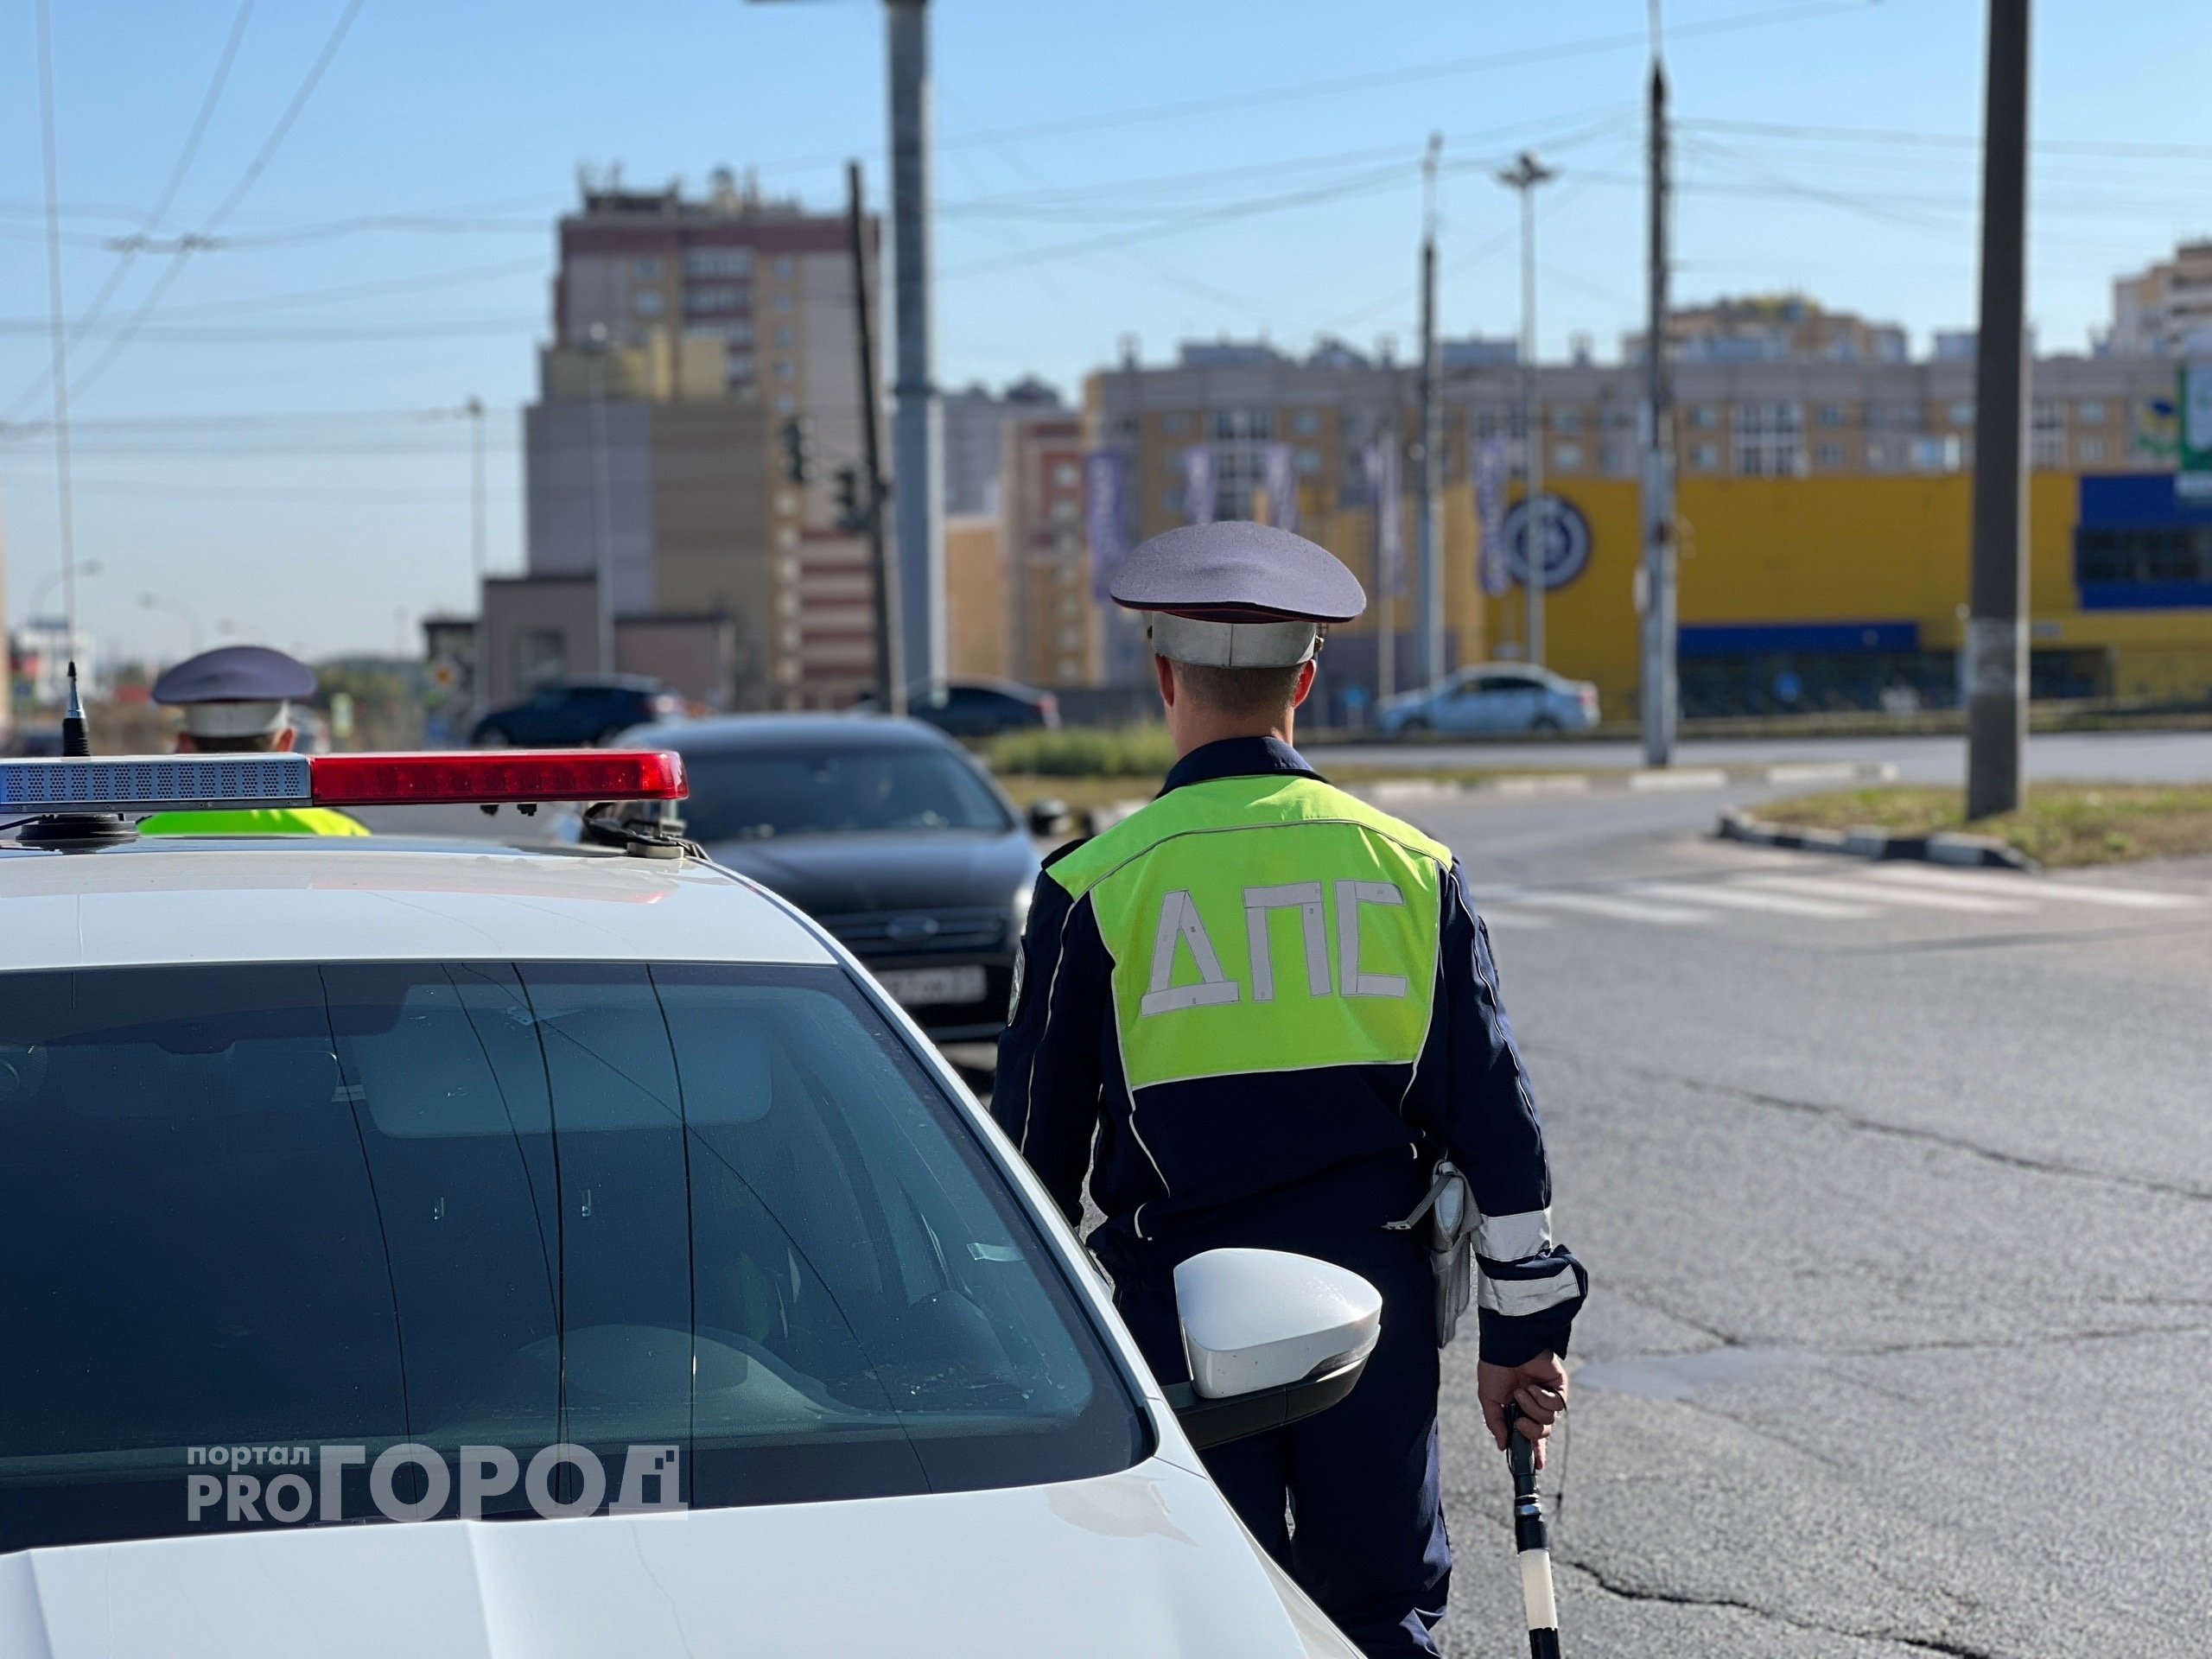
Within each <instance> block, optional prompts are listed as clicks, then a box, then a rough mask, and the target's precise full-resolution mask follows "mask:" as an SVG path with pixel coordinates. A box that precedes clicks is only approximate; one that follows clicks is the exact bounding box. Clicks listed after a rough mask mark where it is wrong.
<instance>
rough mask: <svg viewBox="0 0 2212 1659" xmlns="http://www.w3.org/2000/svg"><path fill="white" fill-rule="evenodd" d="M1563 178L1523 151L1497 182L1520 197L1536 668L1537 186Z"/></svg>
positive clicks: (1531, 628)
mask: <svg viewBox="0 0 2212 1659" xmlns="http://www.w3.org/2000/svg"><path fill="white" fill-rule="evenodd" d="M1558 176H1559V173H1558V171H1557V169H1556V168H1549V167H1547V166H1545V165H1544V163H1543V162H1541V161H1540V160H1538V159H1537V156H1536V153H1535V151H1534V150H1532V149H1524V150H1522V152H1521V154H1520V155H1519V156H1516V158H1515V160H1514V162H1513V165H1512V166H1511V167H1509V168H1506V169H1505V170H1504V171H1503V172H1502V173H1500V174H1499V175H1497V181H1498V182H1499V183H1500V184H1503V185H1505V186H1507V187H1508V188H1511V189H1515V190H1517V191H1519V192H1520V193H1521V453H1522V457H1523V460H1522V472H1521V475H1522V480H1523V485H1524V488H1525V493H1524V494H1523V495H1522V501H1523V502H1524V503H1525V504H1526V505H1524V506H1523V508H1522V523H1523V524H1524V525H1525V526H1526V528H1525V529H1524V531H1522V545H1523V547H1524V549H1525V550H1526V552H1527V557H1526V558H1525V559H1524V560H1523V561H1522V563H1523V564H1524V565H1525V566H1526V567H1527V568H1526V572H1525V575H1524V579H1523V582H1522V593H1523V594H1525V595H1526V602H1527V606H1528V626H1527V628H1526V630H1525V632H1526V633H1527V636H1528V637H1527V639H1526V641H1525V642H1524V644H1523V645H1522V650H1523V652H1525V653H1526V658H1527V661H1528V662H1529V665H1530V666H1532V667H1535V666H1540V665H1541V664H1542V662H1543V660H1544V539H1545V537H1544V531H1545V529H1546V528H1547V525H1546V519H1547V518H1548V513H1547V512H1546V507H1545V502H1544V439H1543V431H1542V427H1543V423H1544V410H1543V403H1542V399H1541V397H1539V396H1538V395H1537V389H1536V187H1537V186H1538V185H1540V184H1547V183H1548V182H1550V181H1552V180H1553V179H1555V178H1557V177H1558Z"/></svg>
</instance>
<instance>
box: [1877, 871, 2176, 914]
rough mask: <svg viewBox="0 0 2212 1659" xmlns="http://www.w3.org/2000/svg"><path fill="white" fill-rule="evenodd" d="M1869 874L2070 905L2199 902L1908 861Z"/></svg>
mask: <svg viewBox="0 0 2212 1659" xmlns="http://www.w3.org/2000/svg"><path fill="white" fill-rule="evenodd" d="M1868 874H1870V875H1873V876H1877V877H1878V878H1880V879H1881V880H1885V881H1897V882H1902V883H1904V884H1905V885H1906V886H1909V887H1940V888H1942V889H1943V890H1944V891H1945V892H1948V893H1977V894H1980V893H1997V894H2001V895H2003V896H2004V897H2006V898H2012V897H2018V898H2022V899H2061V900H2063V901H2065V902H2067V903H2070V904H2081V905H2108V906H2111V907H2112V908H2113V909H2115V910H2191V909H2194V908H2195V907H2196V906H2197V905H2198V904H2199V903H2200V902H2202V901H2201V900H2199V899H2195V898H2192V897H2190V895H2189V894H2186V893H2154V892H2152V891H2151V890H2150V889H2148V888H2145V887H2091V886H2089V885H2088V884H2086V883H2082V884H2078V885H2077V884H2075V883H2073V882H2068V881H2053V880H2049V879H2048V878H2046V879H2044V880H2034V879H2033V878H2031V877H2028V876H2019V875H1956V874H1952V873H1950V872H1949V871H1947V870H1923V869H1922V868H1919V867H1918V866H1916V865H1910V864H1900V865H1887V866H1884V867H1882V868H1877V869H1874V870H1871V871H1869V872H1868Z"/></svg>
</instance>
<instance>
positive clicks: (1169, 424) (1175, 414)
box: [1160, 410, 1191, 438]
mask: <svg viewBox="0 0 2212 1659" xmlns="http://www.w3.org/2000/svg"><path fill="white" fill-rule="evenodd" d="M1190 429H1191V417H1190V416H1187V415H1185V414H1184V413H1183V411H1182V410H1170V411H1169V412H1168V413H1167V414H1165V415H1163V416H1160V430H1161V431H1162V432H1164V433H1166V435H1168V436H1169V437H1171V438H1179V437H1181V436H1182V435H1184V434H1185V432H1187V431H1189V430H1190Z"/></svg>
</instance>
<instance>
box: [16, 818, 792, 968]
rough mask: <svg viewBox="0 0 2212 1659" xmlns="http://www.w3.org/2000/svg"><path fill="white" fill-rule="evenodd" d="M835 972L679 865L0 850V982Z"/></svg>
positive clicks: (449, 852) (741, 902)
mask: <svg viewBox="0 0 2212 1659" xmlns="http://www.w3.org/2000/svg"><path fill="white" fill-rule="evenodd" d="M835 959H836V957H835V953H834V952H833V951H831V950H829V947H828V946H827V945H825V944H823V942H822V939H821V938H820V937H819V935H818V934H817V933H816V932H815V931H814V930H813V928H812V927H811V925H810V924H808V923H806V922H804V921H803V920H801V919H800V918H798V915H797V913H796V912H793V911H792V910H791V907H790V906H788V905H786V904H785V902H784V901H783V900H782V899H778V898H776V897H774V896H773V895H772V894H771V893H768V892H767V890H766V889H765V888H763V887H759V886H757V885H756V884H754V883H753V882H751V881H749V880H745V879H744V878H742V877H740V876H736V875H734V874H730V873H728V872H727V871H723V870H720V869H717V868H714V867H712V866H710V865H706V864H702V863H701V862H699V861H696V860H692V859H680V860H669V861H662V860H658V859H640V858H627V857H624V856H623V855H620V854H614V853H606V854H600V853H576V852H551V853H549V852H542V851H541V852H526V851H523V850H520V849H512V848H503V847H498V846H494V845H492V844H491V843H488V842H478V843H471V842H445V843H423V842H383V841H380V840H379V839H378V838H377V837H375V836H369V837H357V836H347V837H343V838H338V837H334V838H331V839H327V840H315V839H310V838H306V837H302V838H299V839H296V840H295V839H285V838H272V837H266V836H264V837H258V838H252V839H248V838H238V839H235V840H216V839H209V840H204V841H203V840H200V839H197V838H193V837H186V836H174V837H172V836H162V837H158V838H155V839H149V840H145V841H141V842H135V843H132V844H130V845H127V846H124V847H119V848H117V849H113V850H111V851H106V852H99V853H88V854H64V853H52V852H34V851H28V850H17V849H0V972H5V971H9V970H13V969H66V968H94V967H116V966H124V965H154V964H161V963H227V962H334V961H347V962H362V961H431V962H453V961H472V960H474V961H574V960H590V961H620V962H644V961H652V962H739V963H827V962H831V961H834V960H835Z"/></svg>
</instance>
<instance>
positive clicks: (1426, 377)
mask: <svg viewBox="0 0 2212 1659" xmlns="http://www.w3.org/2000/svg"><path fill="white" fill-rule="evenodd" d="M1443 149H1444V135H1443V134H1441V133H1436V134H1433V135H1431V137H1430V138H1429V141H1428V154H1427V156H1426V157H1425V158H1424V159H1423V160H1422V162H1421V198H1422V207H1421V593H1420V598H1419V600H1418V601H1416V604H1417V608H1418V609H1419V611H1420V613H1421V683H1422V684H1423V685H1425V686H1433V685H1435V684H1436V683H1437V682H1438V681H1440V680H1441V679H1442V678H1443V677H1444V543H1443V537H1444V402H1443V393H1444V374H1443V366H1444V365H1443V361H1442V352H1443V347H1442V346H1440V344H1439V342H1438V340H1437V335H1436V163H1437V158H1438V156H1440V153H1441V152H1442V150H1443Z"/></svg>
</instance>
